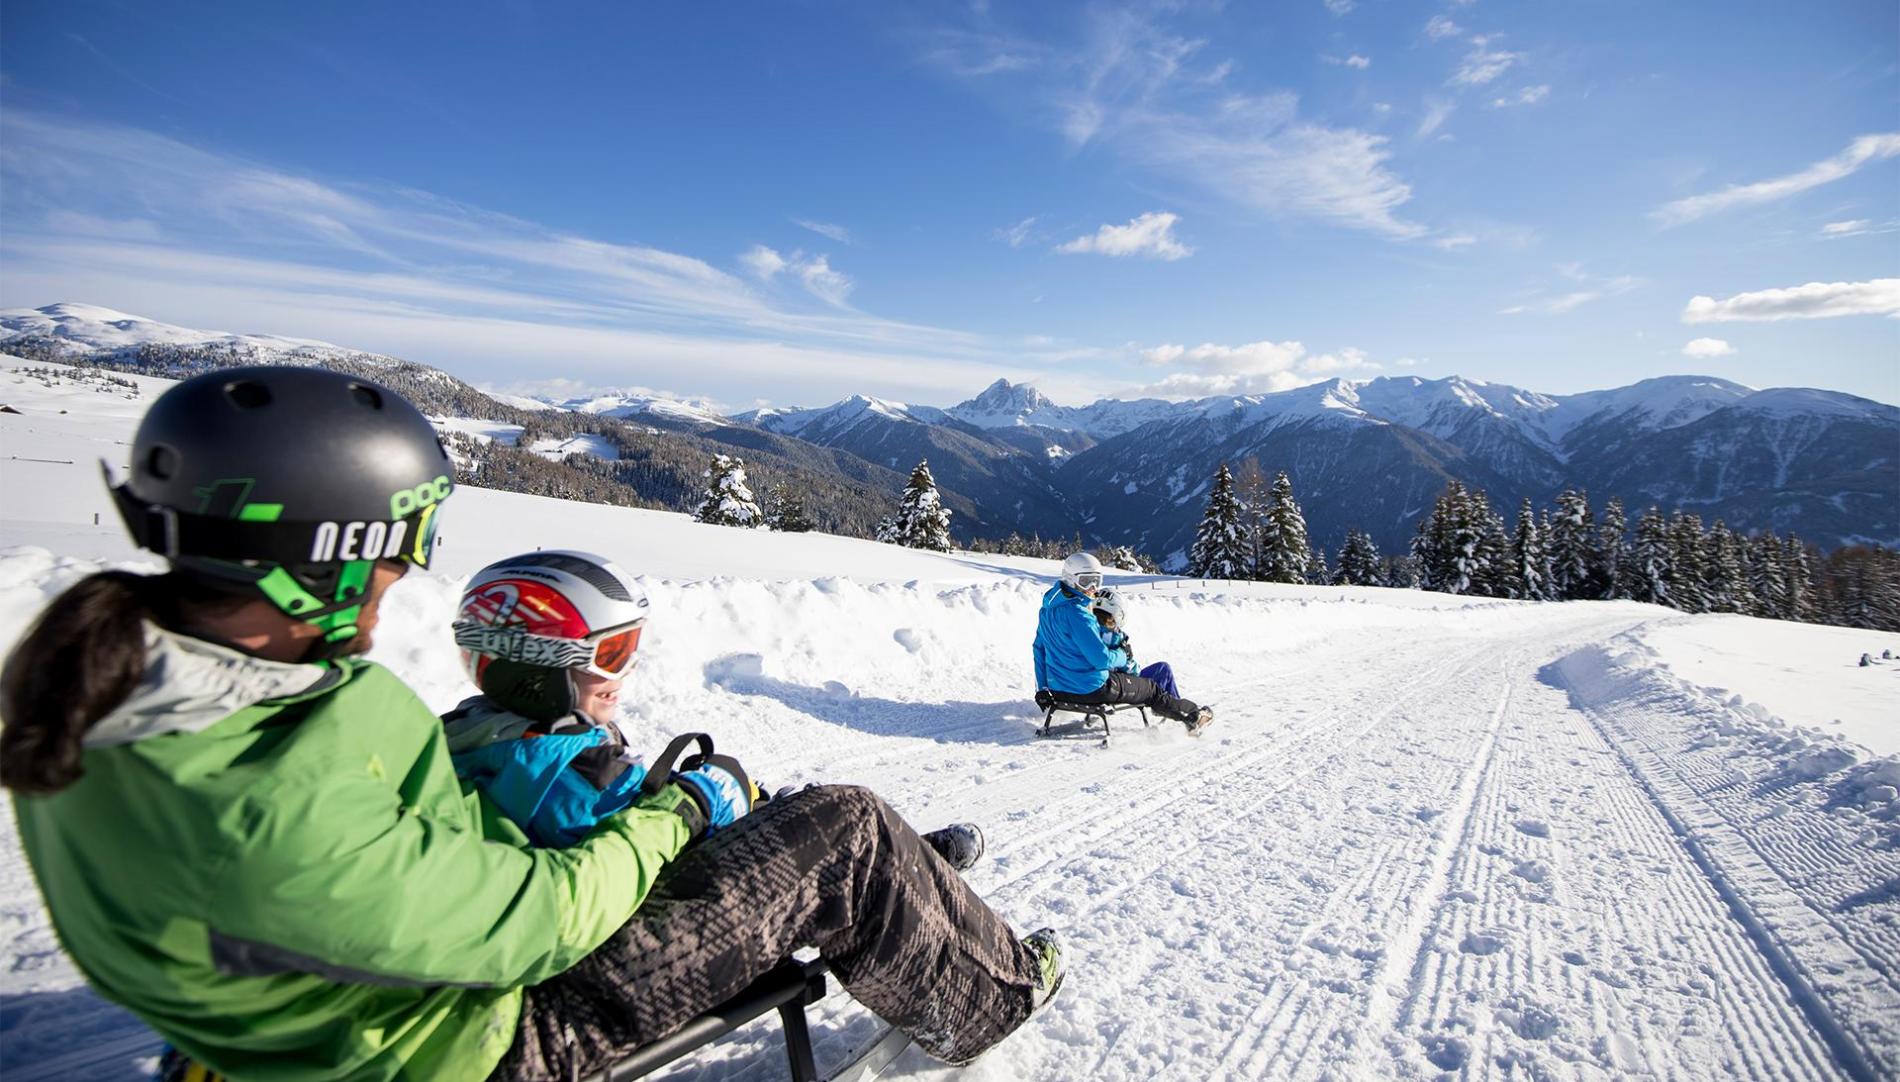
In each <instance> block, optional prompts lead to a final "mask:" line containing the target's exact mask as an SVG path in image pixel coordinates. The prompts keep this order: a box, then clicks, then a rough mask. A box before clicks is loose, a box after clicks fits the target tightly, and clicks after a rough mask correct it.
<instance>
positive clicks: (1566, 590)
mask: <svg viewBox="0 0 1900 1082" xmlns="http://www.w3.org/2000/svg"><path fill="white" fill-rule="evenodd" d="M1546 544H1547V547H1548V548H1549V550H1550V592H1551V596H1552V597H1553V598H1556V599H1557V600H1559V601H1576V600H1580V599H1583V598H1595V597H1601V596H1603V591H1602V588H1601V586H1600V585H1599V584H1598V583H1597V581H1596V569H1597V568H1598V567H1599V566H1601V564H1602V562H1603V561H1602V558H1601V557H1599V556H1598V555H1597V532H1596V524H1595V523H1594V522H1593V521H1592V518H1591V515H1590V497H1589V496H1588V495H1586V494H1584V493H1582V492H1579V491H1577V490H1576V489H1571V488H1566V489H1564V490H1563V492H1562V493H1561V494H1560V495H1558V497H1557V510H1556V512H1555V513H1553V514H1552V515H1551V516H1550V533H1549V535H1548V541H1547V542H1546Z"/></svg>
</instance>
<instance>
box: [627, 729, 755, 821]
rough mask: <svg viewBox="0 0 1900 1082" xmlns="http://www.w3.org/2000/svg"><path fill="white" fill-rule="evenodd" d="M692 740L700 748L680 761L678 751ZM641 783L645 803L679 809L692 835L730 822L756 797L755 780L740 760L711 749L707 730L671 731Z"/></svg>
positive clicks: (647, 805)
mask: <svg viewBox="0 0 1900 1082" xmlns="http://www.w3.org/2000/svg"><path fill="white" fill-rule="evenodd" d="M693 744H698V745H699V749H700V750H699V751H698V752H697V753H695V754H693V755H691V756H688V757H687V758H686V760H685V761H683V762H682V761H681V760H680V755H681V753H682V752H684V751H685V750H686V749H687V748H688V747H689V746H691V745H693ZM675 763H678V765H679V769H678V770H677V771H676V770H675V769H674V764H675ZM640 788H641V792H642V793H643V794H644V797H645V799H643V800H642V801H641V803H642V805H643V806H646V807H650V808H656V809H659V810H663V811H670V812H673V813H674V814H676V815H678V816H679V817H680V818H681V819H683V820H685V821H686V827H687V830H688V831H690V832H691V833H692V835H693V838H694V840H698V839H699V838H702V837H704V836H706V835H707V834H710V833H712V832H713V831H715V830H718V829H720V828H721V827H727V826H731V825H732V824H733V823H734V822H736V821H738V820H739V819H740V818H741V817H742V816H744V815H745V813H747V812H749V811H751V810H752V807H753V805H754V804H757V803H759V789H758V786H756V785H754V784H753V783H752V779H751V778H750V777H748V776H747V775H746V772H745V768H744V767H742V766H740V765H739V760H737V759H734V758H733V757H732V756H730V755H715V754H713V742H712V737H710V736H707V735H706V734H705V733H685V734H682V735H680V736H676V737H674V738H673V741H672V743H670V744H668V745H667V746H666V750H665V751H663V752H661V753H660V755H659V758H657V759H655V760H654V761H653V766H652V767H651V768H650V769H649V770H648V771H647V776H646V780H645V781H644V782H643V783H642V784H641V787H640Z"/></svg>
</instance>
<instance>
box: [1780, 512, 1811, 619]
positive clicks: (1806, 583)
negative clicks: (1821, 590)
mask: <svg viewBox="0 0 1900 1082" xmlns="http://www.w3.org/2000/svg"><path fill="white" fill-rule="evenodd" d="M1781 569H1782V573H1783V574H1785V575H1786V576H1787V578H1786V579H1785V580H1784V581H1785V582H1786V583H1787V585H1786V587H1785V588H1784V591H1783V592H1784V593H1785V594H1786V595H1787V600H1786V601H1785V602H1784V604H1785V605H1786V607H1787V613H1788V615H1787V616H1785V617H1783V619H1785V620H1801V621H1804V622H1812V621H1813V620H1814V619H1815V618H1816V616H1817V615H1818V614H1817V612H1816V606H1815V597H1814V582H1813V572H1812V570H1811V568H1810V565H1809V563H1808V546H1807V545H1806V544H1805V543H1803V542H1802V540H1801V539H1800V538H1799V537H1796V536H1795V535H1793V534H1789V535H1788V537H1787V539H1786V540H1785V541H1783V542H1782V545H1781Z"/></svg>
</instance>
